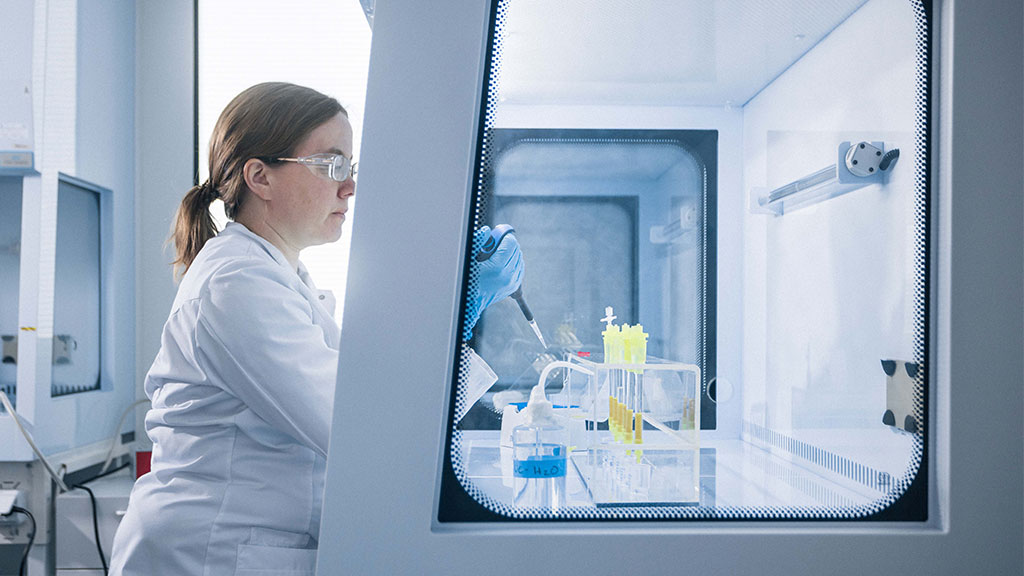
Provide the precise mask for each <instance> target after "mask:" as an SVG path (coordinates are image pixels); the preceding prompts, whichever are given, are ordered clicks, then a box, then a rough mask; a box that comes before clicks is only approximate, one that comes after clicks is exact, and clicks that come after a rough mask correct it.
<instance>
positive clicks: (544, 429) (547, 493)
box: [512, 419, 569, 510]
mask: <svg viewBox="0 0 1024 576" xmlns="http://www.w3.org/2000/svg"><path fill="white" fill-rule="evenodd" d="M568 448H569V431H568V429H567V428H565V427H564V426H561V425H560V424H558V423H556V422H553V421H549V420H546V419H545V421H542V422H533V423H528V424H524V425H522V426H516V427H515V428H514V429H513V430H512V453H513V462H512V465H513V476H514V482H513V489H514V490H515V505H516V506H518V507H526V508H546V509H552V510H554V509H558V508H561V507H563V506H565V477H566V470H567V467H568V464H569V458H568V456H569V454H568V452H569V450H568Z"/></svg>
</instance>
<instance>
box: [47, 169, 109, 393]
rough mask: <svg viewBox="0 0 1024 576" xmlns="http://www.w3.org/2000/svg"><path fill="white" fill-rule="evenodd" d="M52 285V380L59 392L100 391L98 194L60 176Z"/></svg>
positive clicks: (54, 387)
mask: <svg viewBox="0 0 1024 576" xmlns="http://www.w3.org/2000/svg"><path fill="white" fill-rule="evenodd" d="M55 254H56V255H55V263H54V287H53V379H52V381H51V387H50V393H51V395H52V396H64V395H67V394H75V393H78V392H87V391H90V390H99V389H100V343H101V335H100V318H101V310H100V294H102V290H101V278H102V276H101V267H100V266H101V264H100V263H101V260H100V196H99V194H98V193H96V192H94V191H93V190H88V189H86V188H82V187H80V186H77V185H75V184H73V183H71V182H67V181H64V180H61V181H60V182H59V184H58V188H57V247H56V253H55Z"/></svg>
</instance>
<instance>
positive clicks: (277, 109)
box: [171, 82, 348, 276]
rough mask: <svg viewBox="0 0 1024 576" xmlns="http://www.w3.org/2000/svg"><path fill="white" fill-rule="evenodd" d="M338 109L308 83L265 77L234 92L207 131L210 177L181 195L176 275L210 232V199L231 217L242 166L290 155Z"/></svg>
mask: <svg viewBox="0 0 1024 576" xmlns="http://www.w3.org/2000/svg"><path fill="white" fill-rule="evenodd" d="M339 112H341V113H343V114H345V116H348V113H347V112H346V111H345V109H344V108H343V107H342V106H341V104H339V103H338V101H337V100H335V99H334V98H331V97H330V96H325V95H323V94H321V93H319V92H317V91H316V90H313V89H312V88H306V87H304V86H296V85H295V84H288V83H285V82H265V83H263V84H257V85H255V86H252V87H251V88H247V89H246V90H244V91H243V92H242V93H241V94H239V95H238V96H235V98H234V100H232V101H231V103H229V104H228V105H227V107H226V108H224V111H223V112H221V114H220V117H219V118H218V119H217V124H216V125H215V126H214V127H213V135H212V136H211V137H210V178H209V179H208V180H207V181H206V182H203V183H202V184H200V185H198V186H193V187H192V188H191V189H190V190H189V191H188V193H186V194H185V197H184V198H183V199H182V201H181V206H179V207H178V214H177V216H176V217H175V219H174V228H173V231H172V234H171V239H172V240H173V242H174V247H175V251H176V253H177V255H176V256H177V257H176V258H175V260H174V271H175V275H176V276H180V275H181V274H184V273H185V271H186V270H188V267H189V266H190V265H191V264H192V261H193V260H195V258H196V255H197V254H199V250H201V249H202V247H203V245H204V244H206V241H207V240H209V239H210V238H212V237H214V236H216V234H217V227H216V225H215V224H214V221H213V218H212V217H211V216H210V204H212V203H213V201H214V200H216V199H218V198H220V199H221V200H223V201H224V211H225V212H226V213H227V216H228V218H231V219H232V220H234V218H235V215H236V214H238V209H239V208H240V207H241V205H242V202H244V201H245V198H246V196H247V192H248V187H247V186H246V184H245V176H244V174H243V167H244V166H245V163H246V162H247V161H248V160H249V159H251V158H277V157H281V156H291V155H292V154H293V150H294V147H295V146H297V145H298V144H299V143H300V142H302V140H303V139H304V138H305V137H306V136H308V135H309V133H310V132H312V131H313V130H315V129H316V128H317V127H318V126H320V125H321V124H323V123H324V122H327V121H328V120H330V119H331V118H333V117H334V116H335V115H337V114H338V113H339Z"/></svg>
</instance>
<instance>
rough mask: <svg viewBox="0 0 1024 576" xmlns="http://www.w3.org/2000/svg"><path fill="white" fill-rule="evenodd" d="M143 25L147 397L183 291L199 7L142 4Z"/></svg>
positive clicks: (139, 364) (140, 76) (138, 107)
mask: <svg viewBox="0 0 1024 576" xmlns="http://www.w3.org/2000/svg"><path fill="white" fill-rule="evenodd" d="M135 25H136V28H135V161H136V164H135V256H136V268H135V286H136V300H135V310H136V324H135V326H136V332H135V381H136V385H137V390H138V392H137V396H138V397H139V398H144V397H145V394H144V393H143V392H142V382H143V379H144V378H145V376H146V372H147V371H148V370H149V366H150V364H152V362H153V358H155V357H156V353H157V351H158V350H159V348H160V333H161V331H162V329H163V325H164V322H165V321H166V320H167V314H168V312H169V311H170V309H171V303H172V302H173V301H174V294H175V292H176V286H175V284H174V281H173V279H172V276H171V267H170V266H169V264H170V262H171V261H172V260H173V259H174V256H173V254H172V252H171V249H170V247H169V246H167V245H166V244H165V243H166V240H167V238H168V235H169V234H170V229H171V222H172V219H173V218H174V214H175V212H176V210H177V208H178V204H179V203H180V202H181V198H182V197H183V196H184V195H185V192H187V191H188V189H189V188H190V187H191V186H192V174H193V170H194V164H195V156H194V149H193V143H192V138H193V136H192V135H193V125H194V123H195V118H194V114H193V108H192V106H193V64H192V62H193V51H192V45H193V42H192V38H193V19H192V3H191V2H141V3H138V4H137V5H136V23H135ZM144 414H145V411H144V410H140V411H139V412H138V413H137V419H136V427H135V429H136V430H137V431H139V433H138V434H137V435H136V439H137V440H139V441H140V444H141V445H145V444H147V443H148V441H149V440H148V438H146V436H145V434H144V433H143V430H145V427H144V426H143V416H144Z"/></svg>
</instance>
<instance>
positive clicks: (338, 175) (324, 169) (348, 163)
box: [274, 154, 358, 182]
mask: <svg viewBox="0 0 1024 576" xmlns="http://www.w3.org/2000/svg"><path fill="white" fill-rule="evenodd" d="M274 160H275V161H277V162H297V163H299V164H305V165H306V167H307V168H309V169H310V170H312V171H313V172H314V173H316V174H320V175H321V176H326V177H327V178H330V179H331V180H334V181H335V182H344V181H346V180H348V179H349V178H352V177H354V176H355V175H356V165H357V164H358V162H353V161H352V160H351V159H349V158H346V157H345V156H342V155H341V154H313V155H312V156H303V157H301V158H274Z"/></svg>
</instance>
